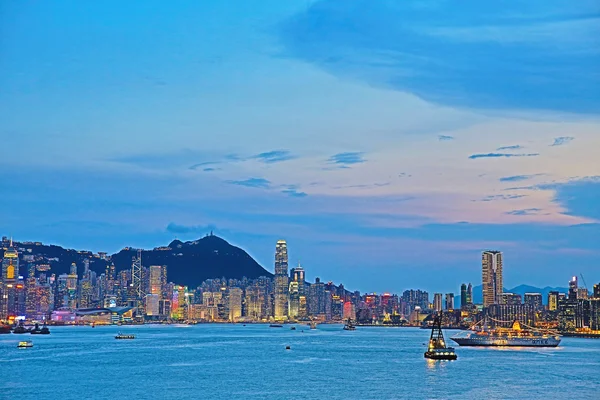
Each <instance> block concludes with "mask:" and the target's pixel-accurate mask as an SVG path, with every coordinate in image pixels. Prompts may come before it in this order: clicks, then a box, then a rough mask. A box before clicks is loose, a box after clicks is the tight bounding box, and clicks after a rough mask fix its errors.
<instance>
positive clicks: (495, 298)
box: [481, 250, 503, 307]
mask: <svg viewBox="0 0 600 400" xmlns="http://www.w3.org/2000/svg"><path fill="white" fill-rule="evenodd" d="M481 276H482V286H483V288H482V292H483V306H484V307H488V306H490V305H492V304H499V303H500V299H501V297H502V292H503V286H502V284H503V282H502V252H500V251H495V250H490V251H484V252H483V253H482V255H481Z"/></svg>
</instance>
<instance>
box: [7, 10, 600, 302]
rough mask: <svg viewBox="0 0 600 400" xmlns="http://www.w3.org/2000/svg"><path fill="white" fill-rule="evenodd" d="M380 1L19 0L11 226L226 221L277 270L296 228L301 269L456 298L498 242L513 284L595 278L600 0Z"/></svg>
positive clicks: (153, 237)
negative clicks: (277, 256) (133, 0)
mask: <svg viewBox="0 0 600 400" xmlns="http://www.w3.org/2000/svg"><path fill="white" fill-rule="evenodd" d="M370 3H372V4H370ZM370 3H369V2H364V1H359V0H344V1H341V0H318V1H314V0H311V1H306V0H288V1H284V2H282V1H279V0H264V1H261V2H251V3H249V2H245V1H239V0H238V1H230V2H222V1H217V0H206V1H203V2H196V1H182V2H181V4H180V5H179V6H178V7H173V6H172V5H170V4H167V3H164V2H160V1H155V0H153V1H148V2H143V3H142V4H131V5H127V6H123V5H122V4H120V2H115V1H105V2H94V3H92V4H83V3H81V4H79V3H78V2H69V1H66V0H56V1H52V2H35V3H28V4H25V5H23V4H16V3H14V4H12V3H9V4H7V5H5V6H4V7H3V12H2V13H1V14H0V26H2V27H3V30H2V34H3V38H4V40H3V41H2V44H1V45H0V46H1V50H2V54H3V57H2V60H1V61H0V63H1V67H2V71H3V73H2V74H1V75H0V87H2V88H3V90H2V91H0V120H2V122H3V123H2V127H0V137H1V139H2V143H3V148H4V149H6V150H5V151H3V154H2V157H1V158H0V168H2V170H3V171H5V172H6V173H7V178H6V179H2V180H0V192H1V193H2V194H3V195H2V196H0V219H1V220H2V222H3V229H4V230H6V231H8V232H5V234H12V235H13V236H15V237H19V238H22V239H24V240H41V241H43V242H46V243H57V244H62V245H65V246H68V247H71V248H87V249H90V250H94V251H99V250H103V251H106V250H108V251H110V250H112V251H117V250H118V249H120V248H122V247H125V246H133V247H143V248H151V247H154V246H156V245H159V244H166V243H168V242H169V241H170V240H172V239H173V238H174V237H178V238H180V239H182V240H192V239H196V238H198V237H199V236H201V235H202V234H203V233H204V232H206V231H209V230H211V229H212V230H214V232H215V233H217V234H219V235H220V236H223V237H227V238H228V240H230V241H231V242H233V243H236V244H238V245H240V246H241V247H244V248H247V249H249V250H250V251H251V253H252V255H253V256H254V257H255V258H256V259H257V260H258V261H259V263H260V264H261V265H264V266H267V265H271V262H272V253H273V249H272V243H274V242H275V241H276V240H277V239H279V238H280V237H285V238H286V240H288V242H289V243H290V244H292V243H293V246H292V247H293V253H292V252H290V257H291V260H292V261H294V262H293V263H292V265H293V264H295V262H296V260H297V259H300V260H302V263H303V264H304V265H306V266H307V267H308V266H310V268H307V271H310V272H309V274H313V273H315V272H316V273H315V276H321V277H327V278H328V279H329V278H331V279H335V278H336V277H339V276H347V277H348V279H349V280H348V281H346V282H344V283H345V284H347V285H348V286H351V287H361V286H363V285H364V286H365V287H366V288H374V289H380V290H386V288H385V287H381V286H380V285H382V283H381V281H382V278H381V277H385V278H386V279H385V280H386V281H402V280H406V281H409V282H415V284H416V285H418V286H420V287H424V286H426V285H427V284H428V282H429V283H430V284H431V285H433V286H434V287H439V290H440V291H441V292H444V293H445V292H446V291H448V290H449V288H444V285H446V283H447V282H450V281H453V280H455V279H456V280H457V281H459V282H461V281H466V280H468V279H469V277H470V276H476V275H477V273H478V271H479V265H478V262H477V261H474V260H476V259H477V258H478V253H479V252H480V251H481V250H482V249H486V248H498V249H502V250H503V251H504V252H505V254H506V259H505V264H506V265H507V268H509V269H510V270H511V273H510V274H506V277H505V279H506V283H507V284H508V285H509V286H512V284H513V283H514V284H517V283H521V282H531V281H532V280H537V279H538V277H540V276H546V277H547V278H548V280H547V281H544V282H543V284H544V285H549V286H558V285H562V282H563V277H564V276H565V275H571V274H572V273H573V271H574V270H575V271H576V272H577V273H583V274H584V275H587V276H592V275H593V274H595V273H596V271H595V269H596V267H595V266H594V265H591V263H589V262H588V261H589V259H593V258H596V257H598V255H599V254H600V248H599V246H598V243H597V240H595V238H597V237H598V236H600V223H599V222H598V221H599V220H600V213H599V208H598V206H597V204H598V199H600V190H599V189H600V178H599V177H600V161H599V160H598V157H597V156H596V150H595V149H597V148H598V147H599V146H600V138H599V136H598V132H599V131H600V122H599V120H598V114H599V111H600V108H599V107H600V103H599V100H598V95H597V93H599V92H600V81H599V78H598V75H597V74H596V73H594V72H593V71H595V70H597V69H598V68H597V64H598V62H599V58H598V54H600V53H599V51H598V42H597V41H596V40H594V38H596V37H598V36H599V35H598V27H597V24H594V21H595V20H596V18H597V15H598V10H597V6H596V4H595V2H593V1H592V2H590V1H578V2H576V4H566V3H565V2H562V1H560V0H550V1H541V0H532V1H529V2H527V6H526V7H525V6H523V4H522V2H520V1H517V0H510V1H505V2H502V4H499V3H495V2H481V1H475V0H468V1H464V2H461V6H460V7H458V6H453V5H452V3H451V2H437V1H435V2H428V3H427V5H426V6H423V1H421V0H390V1H385V2H375V3H373V2H370ZM366 7H369V9H368V12H367V9H366ZM115 9H119V10H121V11H122V12H114V10H115ZM82 21H86V23H83V22H82ZM339 21H346V22H347V23H343V24H340V23H339ZM399 21H400V22H401V23H399ZM441 66H444V67H443V68H442V67H441ZM492 77H493V78H492ZM437 255H440V257H442V256H441V255H443V262H436V261H434V259H436V258H437ZM332 260H334V262H332ZM422 271H429V273H428V274H423V273H422ZM348 272H349V273H348ZM311 276H312V275H311ZM324 279H325V278H324ZM472 280H473V281H475V280H474V279H472Z"/></svg>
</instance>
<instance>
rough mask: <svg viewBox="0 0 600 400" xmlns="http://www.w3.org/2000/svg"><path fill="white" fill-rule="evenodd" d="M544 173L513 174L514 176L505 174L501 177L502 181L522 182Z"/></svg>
mask: <svg viewBox="0 0 600 400" xmlns="http://www.w3.org/2000/svg"><path fill="white" fill-rule="evenodd" d="M540 175H543V174H533V175H513V176H504V177H502V178H500V179H499V180H500V182H521V181H526V180H528V179H531V178H534V177H536V176H540Z"/></svg>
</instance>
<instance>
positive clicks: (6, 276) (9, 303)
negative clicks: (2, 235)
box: [0, 239, 19, 319]
mask: <svg viewBox="0 0 600 400" xmlns="http://www.w3.org/2000/svg"><path fill="white" fill-rule="evenodd" d="M18 279H19V253H18V252H17V250H15V248H14V246H13V241H12V239H10V245H9V246H8V249H6V251H5V252H4V258H3V259H2V279H1V281H0V319H6V318H8V317H9V316H17V287H16V286H17V280H18Z"/></svg>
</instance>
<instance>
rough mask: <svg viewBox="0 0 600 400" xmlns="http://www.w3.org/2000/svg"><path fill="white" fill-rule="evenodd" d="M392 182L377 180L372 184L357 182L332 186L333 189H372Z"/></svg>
mask: <svg viewBox="0 0 600 400" xmlns="http://www.w3.org/2000/svg"><path fill="white" fill-rule="evenodd" d="M389 185H391V182H376V183H370V184H366V183H364V184H356V185H344V186H332V187H331V188H332V189H372V188H376V187H383V186H389Z"/></svg>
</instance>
